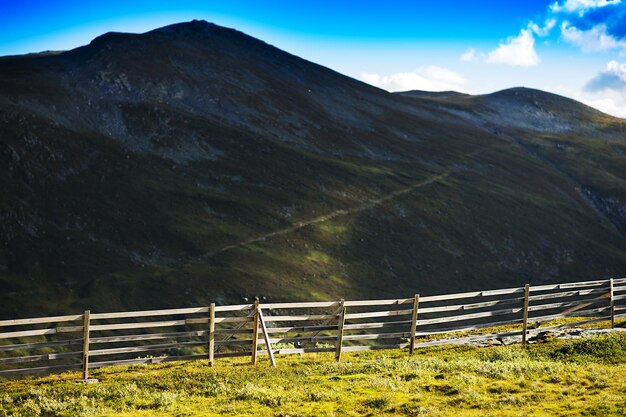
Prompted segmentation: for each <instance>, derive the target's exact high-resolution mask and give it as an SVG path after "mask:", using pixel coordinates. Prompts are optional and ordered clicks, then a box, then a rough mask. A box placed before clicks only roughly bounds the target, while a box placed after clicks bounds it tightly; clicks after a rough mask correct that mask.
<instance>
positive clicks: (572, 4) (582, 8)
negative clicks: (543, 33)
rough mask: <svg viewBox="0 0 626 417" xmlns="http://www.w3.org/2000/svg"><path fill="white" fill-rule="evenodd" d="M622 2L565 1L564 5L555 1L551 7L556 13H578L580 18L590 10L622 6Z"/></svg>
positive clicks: (613, 0)
mask: <svg viewBox="0 0 626 417" xmlns="http://www.w3.org/2000/svg"><path fill="white" fill-rule="evenodd" d="M620 3H621V0H565V2H564V3H562V4H561V3H560V2H559V1H555V2H554V3H552V5H551V6H550V10H552V11H553V12H555V13H559V12H568V13H578V15H579V16H583V15H584V14H585V13H587V12H588V11H589V10H593V9H599V8H601V7H606V6H611V5H616V4H620Z"/></svg>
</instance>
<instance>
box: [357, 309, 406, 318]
mask: <svg viewBox="0 0 626 417" xmlns="http://www.w3.org/2000/svg"><path fill="white" fill-rule="evenodd" d="M412 314H413V309H407V310H395V311H373V312H370V313H350V314H346V320H354V319H369V318H374V317H396V316H410V315H412Z"/></svg>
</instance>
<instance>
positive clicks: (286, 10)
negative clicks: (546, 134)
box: [0, 0, 626, 117]
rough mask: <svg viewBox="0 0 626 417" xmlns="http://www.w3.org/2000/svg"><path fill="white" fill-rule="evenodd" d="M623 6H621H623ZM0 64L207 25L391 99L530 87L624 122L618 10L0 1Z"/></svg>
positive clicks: (623, 16) (570, 2) (584, 4)
mask: <svg viewBox="0 0 626 417" xmlns="http://www.w3.org/2000/svg"><path fill="white" fill-rule="evenodd" d="M625 1H626V0H625ZM0 5H1V6H0V55H11V54H22V53H28V52H37V51H42V50H63V49H71V48H74V47H77V46H79V45H83V44H86V43H88V42H89V41H90V40H91V39H93V38H94V37H96V36H98V35H100V34H102V33H104V32H108V31H123V32H144V31H147V30H150V29H153V28H156V27H160V26H164V25H167V24H170V23H176V22H180V21H186V20H192V19H205V20H208V21H210V22H214V23H217V24H219V25H223V26H228V27H234V28H236V29H238V30H241V31H243V32H246V33H248V34H250V35H252V36H255V37H257V38H260V39H263V40H264V41H266V42H268V43H271V44H273V45H275V46H277V47H279V48H281V49H284V50H287V51H289V52H291V53H294V54H296V55H299V56H301V57H303V58H306V59H308V60H311V61H314V62H317V63H320V64H322V65H325V66H327V67H330V68H333V69H335V70H337V71H339V72H341V73H344V74H346V75H349V76H352V77H354V78H357V79H360V80H363V81H365V82H369V83H371V84H373V85H377V86H379V87H381V88H385V89H388V90H390V91H398V90H408V89H423V90H447V89H454V90H459V91H463V92H468V93H473V94H480V93H488V92H492V91H495V90H499V89H503V88H508V87H513V86H528V87H535V88H540V89H543V90H547V91H552V92H555V93H559V94H563V95H566V96H569V97H573V98H575V99H578V100H581V101H583V102H585V103H587V104H590V105H593V106H595V107H597V108H600V109H601V110H604V111H607V112H609V113H611V114H615V115H618V116H622V117H626V4H623V3H622V2H621V1H620V0H551V1H544V0H525V1H505V0H499V1H480V2H479V1H475V2H471V1H469V0H465V1H457V0H448V1H444V0H439V1H432V0H430V1H386V2H382V1H379V2H374V1H359V2H356V1H338V0H337V1H316V2H307V1H298V2H294V1H272V2H268V1H260V0H259V1H237V0H222V1H206V0H205V1H198V0H178V1H162V0H152V1H145V0H134V1H133V0H126V1H119V0H109V1H106V2H102V1H99V2H92V1H87V0H85V1H74V0H69V1H62V2H61V1H54V0H48V1H40V0H21V1H20V0H12V1H7V0H0Z"/></svg>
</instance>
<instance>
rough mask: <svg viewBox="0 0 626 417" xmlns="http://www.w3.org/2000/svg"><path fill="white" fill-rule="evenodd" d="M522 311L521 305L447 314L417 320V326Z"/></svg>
mask: <svg viewBox="0 0 626 417" xmlns="http://www.w3.org/2000/svg"><path fill="white" fill-rule="evenodd" d="M521 311H522V308H521V307H518V308H507V309H503V310H495V311H485V312H482V313H472V314H464V315H460V316H448V317H439V318H436V319H422V320H417V326H418V327H419V326H427V325H431V324H439V323H448V322H451V321H464V320H474V319H479V318H485V317H496V316H506V315H510V314H517V313H520V312H521Z"/></svg>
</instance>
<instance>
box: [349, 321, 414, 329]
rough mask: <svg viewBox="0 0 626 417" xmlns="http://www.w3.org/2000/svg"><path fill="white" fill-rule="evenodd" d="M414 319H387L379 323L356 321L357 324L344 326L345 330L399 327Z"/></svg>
mask: <svg viewBox="0 0 626 417" xmlns="http://www.w3.org/2000/svg"><path fill="white" fill-rule="evenodd" d="M411 322H412V320H398V321H385V322H378V323H355V324H346V325H345V326H344V330H365V329H382V328H385V327H398V326H403V327H404V326H405V325H407V324H409V323H411Z"/></svg>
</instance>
